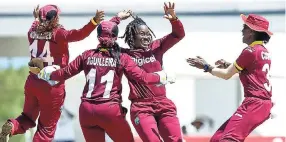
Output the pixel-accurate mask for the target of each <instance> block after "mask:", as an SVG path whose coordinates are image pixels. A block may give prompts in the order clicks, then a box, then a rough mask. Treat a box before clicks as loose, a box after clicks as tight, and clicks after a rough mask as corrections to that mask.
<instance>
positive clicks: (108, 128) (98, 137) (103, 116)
mask: <svg viewBox="0 0 286 142" xmlns="http://www.w3.org/2000/svg"><path fill="white" fill-rule="evenodd" d="M125 115H126V111H124V108H123V107H121V104H119V103H116V102H108V103H100V104H95V103H90V102H87V101H83V102H82V103H81V105H80V108H79V121H80V125H81V129H82V132H83V135H84V138H85V141H86V142H105V133H107V134H108V135H109V137H110V138H111V139H112V140H113V141H114V142H134V138H133V135H132V132H131V128H130V126H129V124H128V122H127V121H126V119H125Z"/></svg>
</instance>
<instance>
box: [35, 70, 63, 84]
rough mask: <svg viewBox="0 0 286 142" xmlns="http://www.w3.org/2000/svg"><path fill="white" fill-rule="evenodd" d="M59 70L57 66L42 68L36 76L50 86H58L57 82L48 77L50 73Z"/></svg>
mask: <svg viewBox="0 0 286 142" xmlns="http://www.w3.org/2000/svg"><path fill="white" fill-rule="evenodd" d="M58 69H60V66H58V65H52V66H47V67H44V68H43V69H42V70H41V71H40V73H39V74H38V78H39V79H42V80H45V81H47V82H48V83H49V84H50V85H51V86H54V85H56V84H58V83H59V82H58V81H54V80H50V75H51V73H52V72H54V71H56V70H58Z"/></svg>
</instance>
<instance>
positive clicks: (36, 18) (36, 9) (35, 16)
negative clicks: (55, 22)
mask: <svg viewBox="0 0 286 142" xmlns="http://www.w3.org/2000/svg"><path fill="white" fill-rule="evenodd" d="M39 9H40V5H37V6H36V7H35V8H34V10H33V15H34V18H35V20H38V19H39Z"/></svg>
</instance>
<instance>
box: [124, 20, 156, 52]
mask: <svg viewBox="0 0 286 142" xmlns="http://www.w3.org/2000/svg"><path fill="white" fill-rule="evenodd" d="M132 17H133V18H134V20H133V21H131V22H130V23H129V24H128V25H127V26H126V29H125V32H124V34H123V36H121V37H119V38H124V41H125V43H127V44H128V45H129V47H130V48H131V49H134V46H135V38H136V33H137V31H136V28H137V27H138V26H140V25H146V26H147V27H148V29H149V30H150V31H151V33H152V35H153V36H154V37H155V38H156V36H155V34H154V32H153V31H152V30H151V29H150V28H149V26H148V25H147V24H146V23H145V21H143V19H141V18H139V17H138V16H134V15H132Z"/></svg>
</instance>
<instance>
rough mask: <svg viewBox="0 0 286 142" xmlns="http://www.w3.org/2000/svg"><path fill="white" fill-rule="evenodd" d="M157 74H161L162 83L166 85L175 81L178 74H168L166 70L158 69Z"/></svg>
mask: <svg viewBox="0 0 286 142" xmlns="http://www.w3.org/2000/svg"><path fill="white" fill-rule="evenodd" d="M154 73H156V74H158V75H159V76H160V84H159V86H160V85H165V84H167V83H170V84H172V83H175V81H176V76H175V75H174V74H167V73H166V72H165V71H164V70H162V71H158V72H154Z"/></svg>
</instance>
